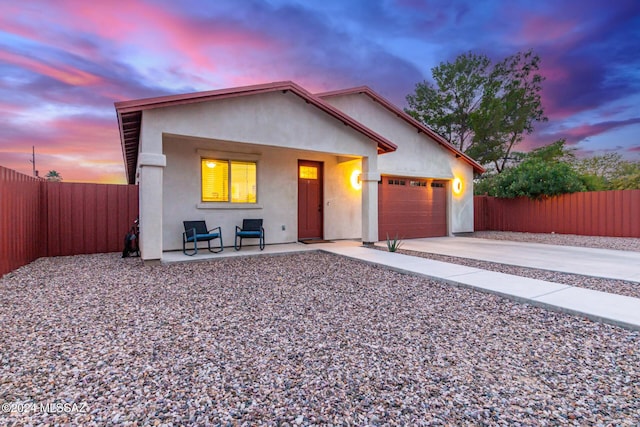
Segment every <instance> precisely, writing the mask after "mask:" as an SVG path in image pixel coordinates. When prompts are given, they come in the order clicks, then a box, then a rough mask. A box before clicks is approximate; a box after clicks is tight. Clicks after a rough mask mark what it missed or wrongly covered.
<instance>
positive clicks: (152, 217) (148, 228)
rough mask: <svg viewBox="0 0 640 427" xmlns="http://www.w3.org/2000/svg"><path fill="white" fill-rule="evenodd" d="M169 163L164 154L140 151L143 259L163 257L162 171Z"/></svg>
mask: <svg viewBox="0 0 640 427" xmlns="http://www.w3.org/2000/svg"><path fill="white" fill-rule="evenodd" d="M166 165H167V159H166V157H165V156H164V155H163V154H157V153H140V154H139V155H138V166H139V168H140V178H139V179H138V187H139V188H138V191H139V196H140V204H139V207H140V242H139V244H140V256H141V257H142V260H143V261H159V260H160V259H161V258H162V211H163V209H162V172H163V168H164V167H165V166H166Z"/></svg>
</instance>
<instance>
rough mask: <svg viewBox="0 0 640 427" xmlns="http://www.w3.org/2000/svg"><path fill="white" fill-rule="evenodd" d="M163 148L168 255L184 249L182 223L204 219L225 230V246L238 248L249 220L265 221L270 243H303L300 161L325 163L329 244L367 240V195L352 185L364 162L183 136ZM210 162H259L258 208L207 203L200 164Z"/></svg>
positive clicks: (171, 139)
mask: <svg viewBox="0 0 640 427" xmlns="http://www.w3.org/2000/svg"><path fill="white" fill-rule="evenodd" d="M163 147H164V153H165V155H166V157H167V166H166V168H165V169H164V177H163V181H164V203H163V223H164V227H163V236H162V239H163V247H164V250H176V249H182V240H181V235H182V232H183V231H184V229H183V226H182V221H184V220H198V219H204V220H206V221H207V225H208V226H209V227H215V226H221V227H222V232H223V240H224V244H225V246H232V245H233V240H234V236H235V234H234V233H235V226H236V225H238V226H239V225H242V219H243V218H263V219H264V228H265V235H266V241H267V243H288V242H295V241H297V240H298V229H297V221H298V217H297V212H298V179H297V169H298V160H299V159H300V160H313V161H319V162H322V163H323V169H324V175H325V176H324V218H323V219H324V232H325V238H327V239H354V238H359V237H360V235H361V219H360V215H361V210H360V209H361V208H360V206H361V192H360V191H356V190H354V189H353V188H352V187H351V185H350V184H349V176H350V174H351V171H352V170H353V169H355V168H359V167H360V160H359V159H356V160H352V161H348V162H342V161H341V160H343V159H341V158H338V156H335V155H332V154H324V153H318V152H310V151H302V150H293V149H282V148H280V147H268V146H258V145H252V144H238V143H233V142H228V141H218V140H205V139H199V138H198V139H194V138H186V137H182V136H177V135H168V136H165V138H164V144H163ZM208 156H211V157H217V158H226V159H239V160H255V161H257V163H258V169H257V174H258V201H257V203H256V204H255V205H251V204H243V205H238V204H230V203H202V202H201V200H200V188H201V187H200V159H201V158H202V157H208ZM283 226H284V230H283V229H282V228H283ZM253 243H256V242H253ZM245 244H252V241H247V242H245Z"/></svg>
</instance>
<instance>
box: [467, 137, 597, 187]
mask: <svg viewBox="0 0 640 427" xmlns="http://www.w3.org/2000/svg"><path fill="white" fill-rule="evenodd" d="M564 144H565V141H564V140H562V139H561V140H559V141H556V142H554V143H552V144H550V145H547V146H544V147H541V148H538V149H536V150H533V151H532V152H530V153H528V154H526V155H525V156H524V160H523V161H522V162H521V163H520V164H518V165H517V166H515V167H512V168H507V169H505V170H504V171H503V172H502V173H501V174H494V175H491V176H488V177H486V178H483V179H481V180H480V181H479V182H478V183H477V184H476V187H477V190H476V194H484V193H487V194H489V195H491V196H496V197H504V198H514V197H522V196H525V197H529V198H531V199H539V198H543V197H549V196H556V195H559V194H565V193H575V192H576V191H585V190H586V189H587V188H586V186H585V183H584V181H583V179H582V176H581V175H580V174H579V173H578V172H577V171H576V170H575V169H574V168H573V166H572V164H571V162H572V160H573V158H574V156H573V153H572V152H571V151H570V150H568V149H567V148H565V145H564Z"/></svg>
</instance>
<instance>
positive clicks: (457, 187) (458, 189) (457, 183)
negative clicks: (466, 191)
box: [453, 178, 462, 194]
mask: <svg viewBox="0 0 640 427" xmlns="http://www.w3.org/2000/svg"><path fill="white" fill-rule="evenodd" d="M460 193H462V181H461V180H460V178H456V179H454V180H453V194H460Z"/></svg>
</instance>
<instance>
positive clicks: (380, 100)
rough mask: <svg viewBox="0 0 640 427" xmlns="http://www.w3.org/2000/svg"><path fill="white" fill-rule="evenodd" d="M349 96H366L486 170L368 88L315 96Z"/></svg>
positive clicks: (478, 170) (479, 169)
mask: <svg viewBox="0 0 640 427" xmlns="http://www.w3.org/2000/svg"><path fill="white" fill-rule="evenodd" d="M351 94H365V95H367V96H368V97H369V98H371V99H372V100H373V101H375V102H378V103H379V104H380V105H382V106H383V107H385V108H386V109H387V110H389V111H391V112H392V113H394V114H396V115H397V116H398V117H399V118H401V119H402V120H404V121H406V122H407V123H409V124H411V125H412V126H414V127H415V128H417V129H418V132H423V133H425V134H426V135H429V136H430V137H431V139H433V140H434V141H436V142H437V143H438V144H440V145H441V146H442V147H444V148H445V149H447V150H449V151H451V152H452V153H453V154H455V156H456V158H462V159H463V160H464V161H466V162H467V163H469V164H470V165H471V166H472V167H473V169H474V171H475V172H477V173H484V172H485V171H486V169H485V168H484V167H483V166H482V165H480V164H479V163H478V162H476V161H475V160H474V159H472V158H471V157H469V156H468V155H467V154H465V153H464V152H462V151H460V150H458V149H457V148H455V147H454V146H453V145H451V144H450V143H449V141H447V140H446V139H445V138H443V137H442V136H441V135H439V134H438V133H437V132H435V131H434V130H433V129H431V128H429V127H428V126H426V125H424V124H423V123H420V122H419V121H418V120H416V119H414V118H413V117H411V116H410V115H409V114H407V113H405V112H404V111H402V110H401V109H400V108H398V107H397V106H395V105H394V104H393V103H391V102H389V101H388V100H386V99H385V98H383V97H382V96H381V95H380V94H378V93H377V92H375V91H373V90H372V89H371V88H370V87H369V86H358V87H353V88H348V89H340V90H334V91H329V92H322V93H318V94H316V96H317V97H318V98H331V97H333V96H342V95H351Z"/></svg>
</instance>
